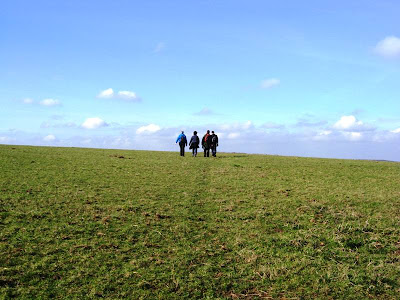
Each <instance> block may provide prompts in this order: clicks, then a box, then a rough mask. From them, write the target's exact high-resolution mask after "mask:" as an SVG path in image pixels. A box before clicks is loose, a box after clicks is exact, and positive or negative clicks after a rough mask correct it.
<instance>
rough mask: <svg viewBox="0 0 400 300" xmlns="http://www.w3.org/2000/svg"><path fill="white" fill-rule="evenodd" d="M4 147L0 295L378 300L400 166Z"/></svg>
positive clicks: (0, 156)
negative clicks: (369, 298)
mask: <svg viewBox="0 0 400 300" xmlns="http://www.w3.org/2000/svg"><path fill="white" fill-rule="evenodd" d="M218 155H219V156H218V157H217V158H203V157H201V156H200V157H197V158H192V157H190V155H187V156H186V157H184V158H181V157H179V153H172V152H152V151H127V150H104V149H80V148H51V147H29V146H5V145H0V297H1V298H4V297H5V298H8V297H20V298H48V297H59V298H61V297H76V298H86V297H106V298H120V297H129V298H131V299H139V298H142V299H147V298H161V299H166V298H187V299H192V298H206V297H209V298H257V297H259V298H269V297H272V298H285V297H286V298H294V299H297V298H321V299H327V298H346V299H351V298H353V299H359V298H368V297H371V298H381V299H395V298H397V297H398V295H399V291H400V279H399V278H400V219H399V216H400V192H399V182H400V164H399V163H393V162H378V161H355V160H337V159H316V158H299V157H279V156H268V155H247V154H226V153H219V154H218Z"/></svg>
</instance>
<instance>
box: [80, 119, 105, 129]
mask: <svg viewBox="0 0 400 300" xmlns="http://www.w3.org/2000/svg"><path fill="white" fill-rule="evenodd" d="M107 125H108V124H107V123H106V122H105V121H104V120H102V119H100V118H98V117H95V118H87V119H86V120H85V122H83V123H82V125H81V126H82V127H83V128H86V129H96V128H100V127H105V126H107Z"/></svg>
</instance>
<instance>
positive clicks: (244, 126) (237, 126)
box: [219, 121, 253, 131]
mask: <svg viewBox="0 0 400 300" xmlns="http://www.w3.org/2000/svg"><path fill="white" fill-rule="evenodd" d="M252 127H253V123H252V122H251V121H246V122H244V123H231V124H222V125H221V126H219V128H220V129H221V130H222V131H233V130H239V131H240V130H248V129H250V128H252Z"/></svg>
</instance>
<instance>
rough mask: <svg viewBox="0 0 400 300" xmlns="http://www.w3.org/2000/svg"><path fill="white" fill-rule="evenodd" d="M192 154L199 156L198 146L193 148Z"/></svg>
mask: <svg viewBox="0 0 400 300" xmlns="http://www.w3.org/2000/svg"><path fill="white" fill-rule="evenodd" d="M192 155H193V156H197V147H195V148H193V149H192Z"/></svg>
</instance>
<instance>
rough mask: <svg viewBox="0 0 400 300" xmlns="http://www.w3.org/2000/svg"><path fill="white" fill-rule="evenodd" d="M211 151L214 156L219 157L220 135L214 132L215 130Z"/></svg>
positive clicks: (212, 136) (212, 134)
mask: <svg viewBox="0 0 400 300" xmlns="http://www.w3.org/2000/svg"><path fill="white" fill-rule="evenodd" d="M209 138H211V152H212V156H214V157H217V147H218V135H216V134H215V133H214V130H213V131H211V136H210V137H209Z"/></svg>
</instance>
